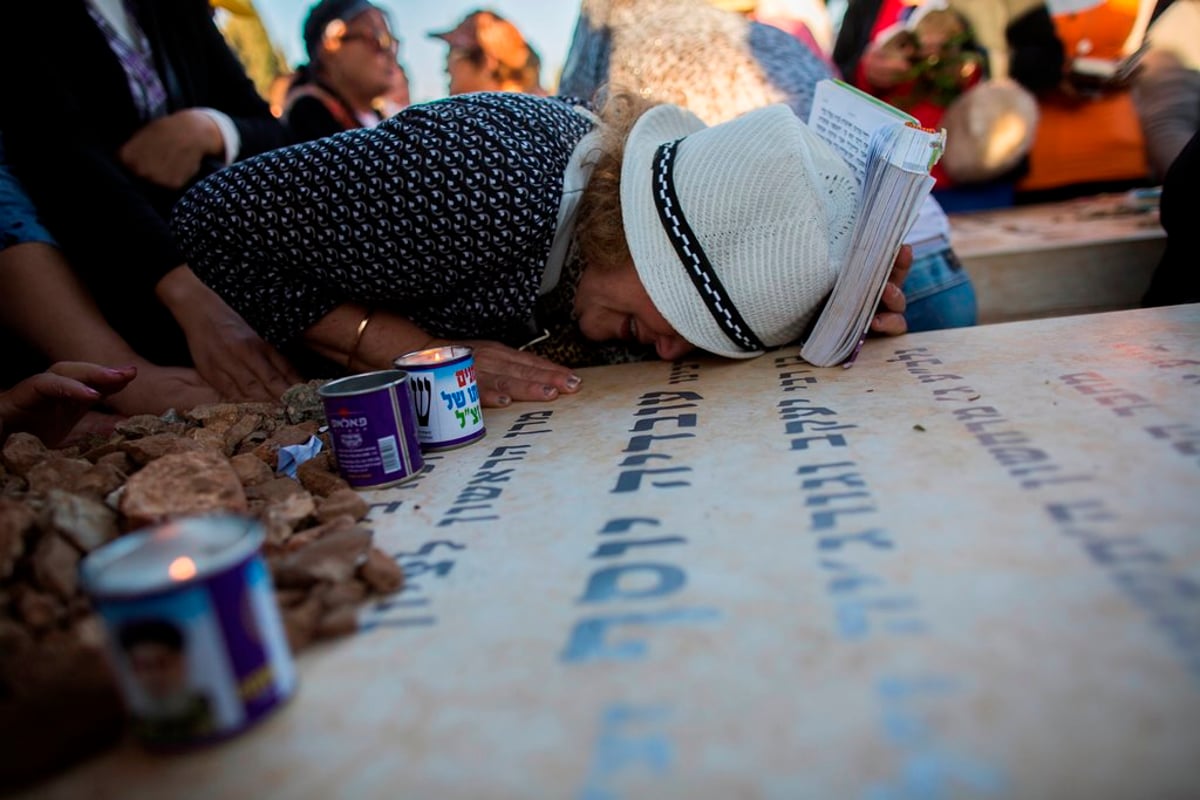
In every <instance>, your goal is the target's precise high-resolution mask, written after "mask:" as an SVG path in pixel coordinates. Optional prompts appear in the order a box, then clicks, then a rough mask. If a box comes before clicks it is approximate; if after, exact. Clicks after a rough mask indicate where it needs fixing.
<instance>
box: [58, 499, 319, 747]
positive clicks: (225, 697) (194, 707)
mask: <svg viewBox="0 0 1200 800" xmlns="http://www.w3.org/2000/svg"><path fill="white" fill-rule="evenodd" d="M262 542H263V530H262V526H261V525H259V523H258V522H256V521H254V520H252V519H245V518H242V517H233V516H211V517H191V518H186V519H180V520H176V521H174V522H169V523H165V524H163V525H159V526H156V527H153V528H147V529H144V530H141V531H136V532H134V533H130V534H128V535H126V536H122V537H121V538H119V539H116V540H114V541H112V542H110V543H109V544H107V545H105V546H103V547H100V548H98V549H96V550H95V551H93V552H92V553H91V554H89V555H88V556H87V558H85V559H84V560H83V563H82V565H81V566H80V574H81V577H82V580H83V585H84V588H86V589H87V591H88V593H89V595H90V596H91V597H92V600H93V602H94V604H95V606H96V609H97V610H98V611H99V613H100V616H101V618H102V619H103V620H104V624H105V628H106V630H107V631H108V645H109V647H108V650H109V658H110V661H111V663H112V665H113V673H114V675H115V676H116V678H117V682H118V684H119V686H120V689H121V694H122V696H123V697H124V699H125V705H126V707H127V708H128V709H129V713H130V716H131V717H132V718H133V723H134V731H135V733H136V734H137V736H138V738H140V739H141V740H142V741H143V742H144V743H145V744H146V745H147V746H149V747H151V748H156V749H172V748H183V747H188V746H192V745H198V744H203V743H205V742H209V741H215V740H218V739H224V738H227V737H229V736H232V735H234V734H236V733H238V732H240V731H242V730H244V729H245V728H247V727H249V726H250V725H253V724H254V723H255V722H257V721H258V720H260V719H262V718H263V717H265V716H266V715H267V714H268V713H269V712H271V711H272V710H273V709H275V708H276V707H277V706H279V705H280V704H281V703H282V702H283V701H285V700H287V699H288V698H289V697H291V695H292V693H293V692H294V691H295V688H296V672H295V668H294V666H293V664H292V654H291V650H290V649H289V648H288V643H287V636H286V634H285V633H284V629H283V625H282V624H281V622H280V617H279V606H278V605H277V604H276V601H275V594H274V591H273V590H272V587H271V576H270V573H268V571H267V567H266V565H265V564H264V563H263V559H262V556H260V555H259V548H260V547H261V546H262Z"/></svg>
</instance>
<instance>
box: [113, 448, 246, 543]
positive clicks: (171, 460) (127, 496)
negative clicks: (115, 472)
mask: <svg viewBox="0 0 1200 800" xmlns="http://www.w3.org/2000/svg"><path fill="white" fill-rule="evenodd" d="M120 510H121V513H122V514H123V515H125V517H126V518H127V520H128V522H129V523H130V524H131V525H133V526H135V527H141V526H144V525H150V524H153V523H155V522H160V521H162V520H165V519H170V518H172V517H181V516H187V515H191V514H208V513H214V512H220V511H226V512H231V513H235V514H236V513H245V511H246V493H245V491H244V490H243V489H242V483H241V481H240V480H238V476H237V473H236V472H234V470H233V467H231V466H230V465H229V462H228V461H227V460H226V459H225V457H224V456H222V455H220V454H219V453H214V452H212V451H209V450H197V451H195V452H191V453H174V454H171V455H165V456H162V457H161V458H158V459H155V460H154V461H151V462H150V463H149V464H147V465H146V466H145V467H144V468H143V469H142V470H141V472H137V473H135V474H134V475H133V476H132V477H131V478H130V479H129V480H128V482H126V484H125V490H124V493H123V494H122V495H121V499H120Z"/></svg>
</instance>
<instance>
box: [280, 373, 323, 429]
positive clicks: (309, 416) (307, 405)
mask: <svg viewBox="0 0 1200 800" xmlns="http://www.w3.org/2000/svg"><path fill="white" fill-rule="evenodd" d="M324 385H325V381H320V380H315V381H309V382H308V383H298V384H296V385H295V386H292V387H291V388H289V389H288V390H287V391H286V392H284V393H283V396H282V397H281V398H280V402H281V403H283V406H284V410H285V413H286V414H287V420H288V422H290V423H292V424H293V425H295V424H296V423H300V422H306V421H309V420H313V421H316V422H318V423H324V421H325V403H324V401H322V400H321V395H320V394H318V393H317V390H318V389H320V388H321V387H322V386H324Z"/></svg>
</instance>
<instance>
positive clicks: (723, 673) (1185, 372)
mask: <svg viewBox="0 0 1200 800" xmlns="http://www.w3.org/2000/svg"><path fill="white" fill-rule="evenodd" d="M583 375H584V385H583V390H582V391H581V392H580V394H579V395H578V396H575V397H571V398H563V399H560V400H558V401H556V402H553V403H548V404H545V405H530V404H525V405H519V406H517V407H514V408H511V409H506V410H502V411H501V410H495V409H492V410H489V411H488V412H487V413H486V424H487V428H488V434H487V436H486V437H485V438H484V439H483V440H481V441H479V442H477V443H475V444H473V445H470V446H469V447H466V448H463V449H460V450H455V451H451V452H447V453H443V454H440V455H437V456H435V457H433V458H431V459H430V466H431V469H430V470H429V471H428V472H427V473H426V474H424V475H423V476H422V477H420V478H419V479H418V480H417V481H415V482H413V483H412V484H409V485H408V486H405V487H399V488H395V489H391V490H387V491H381V492H374V493H371V494H370V495H369V497H370V499H371V500H372V502H373V503H375V505H374V507H373V510H372V515H371V518H370V520H371V524H372V525H373V527H374V529H375V534H376V537H377V540H378V541H379V542H380V543H381V544H382V546H383V547H384V548H386V549H387V550H389V551H390V552H393V553H395V555H396V558H397V559H398V560H399V561H401V562H402V563H403V565H404V566H405V569H406V570H407V572H408V575H409V586H408V588H407V590H406V591H404V592H403V593H401V594H399V595H396V596H395V597H392V598H390V599H388V600H386V601H384V602H381V603H377V604H375V605H373V606H371V607H369V608H367V609H365V610H364V613H363V616H362V624H363V630H362V631H361V632H360V633H359V634H357V635H356V636H354V637H351V638H349V639H344V640H340V641H337V642H334V643H331V644H328V645H324V646H321V647H319V648H317V649H315V650H313V651H311V652H308V653H306V654H305V655H303V657H302V658H301V659H300V661H299V664H300V669H301V688H300V691H299V694H298V696H297V697H296V699H295V700H294V701H293V702H292V703H291V705H290V706H288V707H287V708H285V709H283V710H282V711H281V712H280V713H278V714H277V715H275V716H274V717H273V718H271V719H270V720H269V721H268V722H266V723H265V724H263V725H261V726H260V727H258V728H257V729H255V730H253V731H251V732H249V733H247V734H245V735H243V736H241V737H240V738H238V739H236V740H234V741H232V742H229V743H228V744H225V745H222V746H218V747H215V748H212V749H208V750H203V751H201V752H198V753H193V754H189V755H184V756H176V757H155V756H149V755H146V754H144V753H142V752H141V751H140V750H138V749H137V747H136V746H135V745H132V744H129V745H126V746H123V747H121V748H120V749H118V750H117V751H115V752H112V753H110V754H107V755H106V756H104V757H102V758H100V759H97V760H94V761H92V762H89V763H87V764H85V765H83V766H81V767H79V768H77V769H75V770H73V771H71V772H69V773H67V774H65V775H63V776H61V777H60V778H58V779H56V780H54V781H52V782H50V783H48V784H45V785H42V786H40V787H38V789H37V793H38V794H39V795H45V796H51V797H74V796H78V795H79V793H80V792H85V791H86V792H91V793H93V794H94V796H110V795H111V796H118V795H119V796H122V797H147V798H150V797H155V798H157V797H162V796H171V797H196V798H204V799H205V800H209V798H214V797H221V798H238V797H263V796H278V797H287V798H296V797H311V798H331V797H405V798H541V797H547V798H568V797H576V798H588V799H589V800H601V799H602V798H648V797H653V798H709V797H711V798H734V797H739V798H740V797H764V798H788V799H789V800H790V799H791V798H807V797H814V798H849V797H858V798H870V799H871V800H875V799H876V798H878V799H879V800H884V799H885V798H909V797H930V798H939V797H1022V798H1025V797H1030V798H1049V797H1053V798H1072V797H1080V798H1132V797H1147V798H1148V797H1156V798H1166V797H1188V796H1190V797H1195V796H1197V793H1198V792H1200V307H1197V306H1192V307H1178V308H1172V309H1162V310H1154V311H1131V312H1118V313H1113V314H1103V315H1095V316H1089V317H1072V318H1059V319H1052V320H1041V321H1037V322H1027V323H1016V324H1008V325H997V326H989V327H980V328H975V329H971V330H962V331H943V332H937V333H929V334H921V335H913V336H908V337H903V338H898V339H875V340H872V341H870V342H869V343H868V344H867V346H866V347H865V348H864V350H863V352H862V354H861V356H860V357H859V360H858V362H857V363H856V364H855V365H854V366H853V368H851V369H848V370H847V369H814V368H810V367H807V366H805V365H804V364H803V363H801V362H800V361H799V360H798V359H797V358H795V357H794V356H793V355H791V354H790V353H789V352H786V351H785V352H780V353H775V354H771V355H767V356H764V357H762V358H759V359H757V360H754V361H750V362H740V363H735V362H727V361H718V360H715V359H695V360H690V361H683V362H680V363H677V364H673V365H672V364H664V363H648V364H643V365H634V366H627V367H614V368H606V369H599V370H588V371H585V372H584V373H583ZM89 796H92V795H89Z"/></svg>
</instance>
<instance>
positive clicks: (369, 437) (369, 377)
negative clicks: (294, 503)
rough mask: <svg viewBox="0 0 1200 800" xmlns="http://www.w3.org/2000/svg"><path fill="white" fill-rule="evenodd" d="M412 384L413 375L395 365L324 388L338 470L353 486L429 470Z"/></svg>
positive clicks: (376, 485) (396, 480) (388, 482)
mask: <svg viewBox="0 0 1200 800" xmlns="http://www.w3.org/2000/svg"><path fill="white" fill-rule="evenodd" d="M409 386H410V384H409V376H408V375H407V374H406V373H404V372H401V371H400V370H394V369H393V370H383V371H380V372H367V373H364V374H362V375H352V376H350V377H349V378H339V379H338V380H335V381H330V382H329V383H327V384H325V385H324V386H322V387H321V388H320V390H319V394H320V395H321V399H322V401H323V402H324V404H325V418H326V419H327V420H328V421H329V436H330V439H331V440H332V441H333V454H334V456H335V457H336V458H337V462H338V470H339V471H340V472H341V474H342V477H343V478H345V479H346V482H347V483H349V484H350V485H351V486H353V487H354V488H356V489H379V488H382V487H384V486H391V485H393V484H397V483H401V482H402V481H406V480H409V479H411V478H415V477H416V476H417V475H419V474H420V472H421V470H422V469H423V468H424V466H425V459H424V458H423V457H422V456H421V445H420V444H419V442H418V440H417V421H416V419H415V415H414V412H413V399H412V394H411V390H410V388H409Z"/></svg>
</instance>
